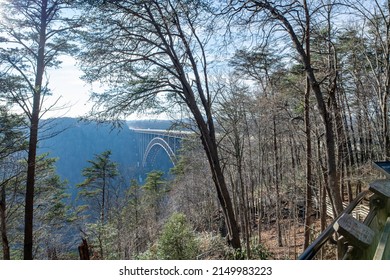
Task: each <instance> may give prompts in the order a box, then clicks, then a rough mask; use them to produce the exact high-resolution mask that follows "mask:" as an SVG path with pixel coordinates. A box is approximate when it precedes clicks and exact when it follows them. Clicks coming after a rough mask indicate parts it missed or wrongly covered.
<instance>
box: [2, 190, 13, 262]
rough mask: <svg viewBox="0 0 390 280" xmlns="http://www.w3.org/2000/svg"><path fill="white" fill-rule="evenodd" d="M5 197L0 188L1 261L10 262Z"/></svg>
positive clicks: (3, 191)
mask: <svg viewBox="0 0 390 280" xmlns="http://www.w3.org/2000/svg"><path fill="white" fill-rule="evenodd" d="M6 210H7V204H6V196H5V186H3V187H2V188H1V193H0V232H1V245H2V248H3V260H10V259H11V254H10V250H9V242H8V236H7V224H6V217H7V215H6Z"/></svg>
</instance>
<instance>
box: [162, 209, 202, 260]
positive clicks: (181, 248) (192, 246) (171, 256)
mask: <svg viewBox="0 0 390 280" xmlns="http://www.w3.org/2000/svg"><path fill="white" fill-rule="evenodd" d="M197 253H198V243H197V241H196V238H195V234H194V233H193V231H192V229H191V227H190V226H189V224H188V222H187V219H186V216H185V215H184V214H181V213H174V214H173V215H172V216H171V217H170V218H169V220H168V221H167V223H166V224H165V226H164V228H163V230H162V233H161V236H160V238H159V240H158V243H157V257H158V258H159V259H163V260H191V259H196V256H197Z"/></svg>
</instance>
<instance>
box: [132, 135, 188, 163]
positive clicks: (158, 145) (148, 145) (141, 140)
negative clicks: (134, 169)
mask: <svg viewBox="0 0 390 280" xmlns="http://www.w3.org/2000/svg"><path fill="white" fill-rule="evenodd" d="M131 130H132V131H134V132H135V133H136V134H137V135H138V150H139V152H138V158H139V163H140V165H141V166H142V167H146V166H147V164H148V161H155V160H156V158H155V157H156V154H157V153H158V152H159V151H161V150H163V151H164V152H165V153H166V154H167V155H168V157H169V159H170V161H171V162H172V164H173V166H175V165H176V162H177V154H178V152H179V149H180V147H181V141H182V139H183V138H186V137H188V136H189V135H190V134H191V133H192V132H189V131H177V130H159V129H131Z"/></svg>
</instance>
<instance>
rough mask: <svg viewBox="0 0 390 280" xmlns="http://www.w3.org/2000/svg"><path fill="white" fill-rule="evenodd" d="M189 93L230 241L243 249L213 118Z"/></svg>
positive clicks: (233, 245)
mask: <svg viewBox="0 0 390 280" xmlns="http://www.w3.org/2000/svg"><path fill="white" fill-rule="evenodd" d="M184 88H185V89H189V90H190V88H191V87H190V86H189V85H185V87H184ZM187 95H188V97H189V100H188V103H187V104H188V107H189V108H190V110H191V112H192V114H193V116H194V118H195V121H196V123H197V126H198V128H199V131H200V133H201V140H202V145H203V148H204V149H205V152H206V155H207V159H208V163H209V165H210V170H211V174H212V178H213V181H214V184H215V187H216V191H217V197H218V201H219V203H220V205H221V208H222V213H223V216H224V218H225V223H226V226H227V230H228V243H229V244H230V245H231V246H232V247H233V248H234V249H241V241H240V233H239V229H238V225H237V221H236V217H235V214H234V209H233V204H232V200H231V198H230V194H229V190H228V188H227V185H226V181H225V177H224V175H223V172H222V168H221V165H220V159H219V155H218V147H217V141H216V138H215V130H214V123H213V120H212V118H211V117H209V118H208V120H207V123H206V122H205V120H204V119H203V116H202V113H201V112H200V111H199V108H198V107H197V106H196V101H195V98H194V97H193V94H190V93H189V92H187ZM209 113H210V112H209Z"/></svg>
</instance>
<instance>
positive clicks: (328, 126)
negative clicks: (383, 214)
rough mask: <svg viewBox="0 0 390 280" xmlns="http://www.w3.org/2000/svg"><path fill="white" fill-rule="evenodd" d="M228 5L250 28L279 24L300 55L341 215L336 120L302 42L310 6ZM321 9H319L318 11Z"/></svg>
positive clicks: (310, 16) (336, 207) (289, 3)
mask: <svg viewBox="0 0 390 280" xmlns="http://www.w3.org/2000/svg"><path fill="white" fill-rule="evenodd" d="M228 3H229V5H227V7H226V9H225V10H224V12H225V13H230V14H231V15H232V16H233V17H234V16H235V17H237V18H239V21H242V19H243V18H246V19H248V20H247V21H244V22H245V23H246V24H248V22H250V23H256V22H258V25H259V26H264V25H270V24H271V25H275V24H277V25H278V26H280V27H281V28H280V30H279V31H280V32H284V33H285V34H287V35H288V37H289V38H290V41H291V43H292V45H293V48H294V49H295V51H296V52H297V54H298V56H299V59H300V62H301V63H302V66H303V68H304V70H305V72H306V75H307V79H308V81H309V83H310V87H311V90H312V91H313V93H314V95H315V98H316V101H317V107H318V110H319V113H320V115H321V118H322V122H323V125H324V128H325V137H326V155H327V172H328V182H327V183H328V191H329V194H330V198H331V200H332V204H333V206H334V212H335V213H336V214H338V213H341V211H342V210H343V205H342V200H341V194H340V186H339V180H338V178H339V174H338V171H337V158H336V139H335V133H334V120H333V119H332V116H331V114H330V109H329V108H328V106H327V104H326V100H325V95H324V93H323V90H322V88H321V81H320V80H318V78H317V76H316V74H315V69H314V68H313V65H312V64H311V62H310V50H307V49H305V45H304V41H303V40H302V38H305V35H304V34H306V32H305V30H311V26H310V24H311V22H312V21H313V14H312V12H311V10H309V6H308V5H303V4H302V3H301V2H298V1H280V2H278V3H275V2H274V1H256V0H254V1H242V0H234V1H228ZM321 5H322V4H321ZM321 7H322V6H320V7H317V10H318V9H320V8H321ZM311 9H313V7H311ZM256 20H258V21H256ZM275 29H276V28H275Z"/></svg>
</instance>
